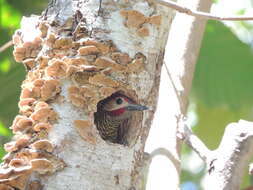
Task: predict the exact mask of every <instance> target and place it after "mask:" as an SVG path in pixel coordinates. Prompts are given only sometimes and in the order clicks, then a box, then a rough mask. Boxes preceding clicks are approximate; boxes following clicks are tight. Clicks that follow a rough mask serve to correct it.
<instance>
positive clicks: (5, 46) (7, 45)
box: [0, 40, 13, 53]
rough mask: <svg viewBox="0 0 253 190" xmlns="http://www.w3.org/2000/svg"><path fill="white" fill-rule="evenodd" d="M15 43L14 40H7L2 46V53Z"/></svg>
mask: <svg viewBox="0 0 253 190" xmlns="http://www.w3.org/2000/svg"><path fill="white" fill-rule="evenodd" d="M12 45H13V43H12V40H10V41H8V42H6V43H5V44H4V45H2V46H1V47H0V53H2V52H3V51H4V50H6V49H7V48H9V47H11V46H12Z"/></svg>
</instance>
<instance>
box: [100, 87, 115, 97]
mask: <svg viewBox="0 0 253 190" xmlns="http://www.w3.org/2000/svg"><path fill="white" fill-rule="evenodd" d="M116 91H117V90H116V89H115V88H111V87H101V88H100V89H99V93H100V95H101V96H102V97H109V96H111V95H112V94H113V93H114V92H116Z"/></svg>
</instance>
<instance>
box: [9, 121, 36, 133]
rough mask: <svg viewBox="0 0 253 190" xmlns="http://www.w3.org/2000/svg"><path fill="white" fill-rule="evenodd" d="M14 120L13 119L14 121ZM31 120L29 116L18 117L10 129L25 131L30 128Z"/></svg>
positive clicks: (15, 131)
mask: <svg viewBox="0 0 253 190" xmlns="http://www.w3.org/2000/svg"><path fill="white" fill-rule="evenodd" d="M14 122H15V121H14ZM32 125H33V122H32V120H31V119H29V118H22V119H19V120H18V121H17V122H15V123H14V125H12V126H11V129H12V130H13V132H14V133H17V132H26V131H27V130H29V129H32Z"/></svg>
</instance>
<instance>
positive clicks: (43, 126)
mask: <svg viewBox="0 0 253 190" xmlns="http://www.w3.org/2000/svg"><path fill="white" fill-rule="evenodd" d="M51 128H52V125H51V124H49V123H37V124H36V125H35V126H34V127H33V129H34V131H37V132H38V131H43V130H44V131H49V130H50V129H51Z"/></svg>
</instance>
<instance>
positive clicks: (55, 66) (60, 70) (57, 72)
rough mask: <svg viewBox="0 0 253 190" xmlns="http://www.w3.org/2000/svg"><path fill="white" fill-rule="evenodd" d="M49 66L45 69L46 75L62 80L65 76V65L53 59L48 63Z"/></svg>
mask: <svg viewBox="0 0 253 190" xmlns="http://www.w3.org/2000/svg"><path fill="white" fill-rule="evenodd" d="M48 64H49V66H48V67H47V68H46V71H45V72H46V75H47V76H50V77H58V78H62V77H65V76H66V70H67V65H66V64H65V63H64V62H63V61H61V60H59V59H53V60H51V61H49V63H48Z"/></svg>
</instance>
